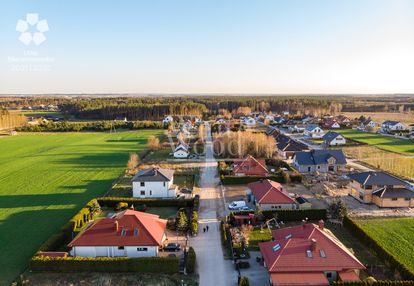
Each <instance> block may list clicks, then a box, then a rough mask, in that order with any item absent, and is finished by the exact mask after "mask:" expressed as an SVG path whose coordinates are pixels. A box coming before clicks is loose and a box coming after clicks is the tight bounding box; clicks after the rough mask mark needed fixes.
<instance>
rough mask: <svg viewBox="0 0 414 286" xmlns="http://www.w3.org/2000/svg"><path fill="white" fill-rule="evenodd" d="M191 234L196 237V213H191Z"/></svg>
mask: <svg viewBox="0 0 414 286" xmlns="http://www.w3.org/2000/svg"><path fill="white" fill-rule="evenodd" d="M191 233H192V234H193V235H196V234H197V233H198V212H197V211H193V215H192V218H191Z"/></svg>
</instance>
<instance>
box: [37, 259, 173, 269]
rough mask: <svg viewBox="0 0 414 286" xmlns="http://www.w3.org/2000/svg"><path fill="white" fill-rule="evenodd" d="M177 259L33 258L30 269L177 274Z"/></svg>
mask: <svg viewBox="0 0 414 286" xmlns="http://www.w3.org/2000/svg"><path fill="white" fill-rule="evenodd" d="M179 268H180V261H179V258H178V257H140V258H129V257H96V258H90V257H44V256H34V257H32V259H31V261H30V269H31V270H32V271H35V272H44V271H47V272H139V273H161V272H162V273H178V272H179Z"/></svg>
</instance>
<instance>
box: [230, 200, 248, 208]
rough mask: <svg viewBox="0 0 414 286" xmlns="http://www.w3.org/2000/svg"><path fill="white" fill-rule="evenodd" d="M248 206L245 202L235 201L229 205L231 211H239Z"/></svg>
mask: <svg viewBox="0 0 414 286" xmlns="http://www.w3.org/2000/svg"><path fill="white" fill-rule="evenodd" d="M245 206H246V202H245V201H234V202H231V203H230V204H229V210H239V209H241V208H242V207H245Z"/></svg>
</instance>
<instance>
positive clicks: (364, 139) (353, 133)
mask: <svg viewBox="0 0 414 286" xmlns="http://www.w3.org/2000/svg"><path fill="white" fill-rule="evenodd" d="M337 132H339V133H341V134H342V135H344V136H345V138H348V139H351V140H354V141H358V142H361V143H365V144H368V145H372V146H375V147H377V148H380V149H383V150H386V151H391V152H396V153H400V154H404V155H408V156H414V144H413V143H414V142H413V141H412V140H410V139H400V138H394V137H391V136H384V135H381V134H374V133H367V132H362V131H358V130H352V129H344V130H338V131H337Z"/></svg>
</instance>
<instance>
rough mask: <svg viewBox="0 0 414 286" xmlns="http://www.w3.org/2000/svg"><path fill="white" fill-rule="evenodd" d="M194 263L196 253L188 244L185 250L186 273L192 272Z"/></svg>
mask: <svg viewBox="0 0 414 286" xmlns="http://www.w3.org/2000/svg"><path fill="white" fill-rule="evenodd" d="M195 265H196V253H195V251H194V248H192V247H191V246H190V248H189V249H188V252H187V260H186V265H185V268H186V270H187V273H189V274H192V273H194V272H195Z"/></svg>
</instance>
